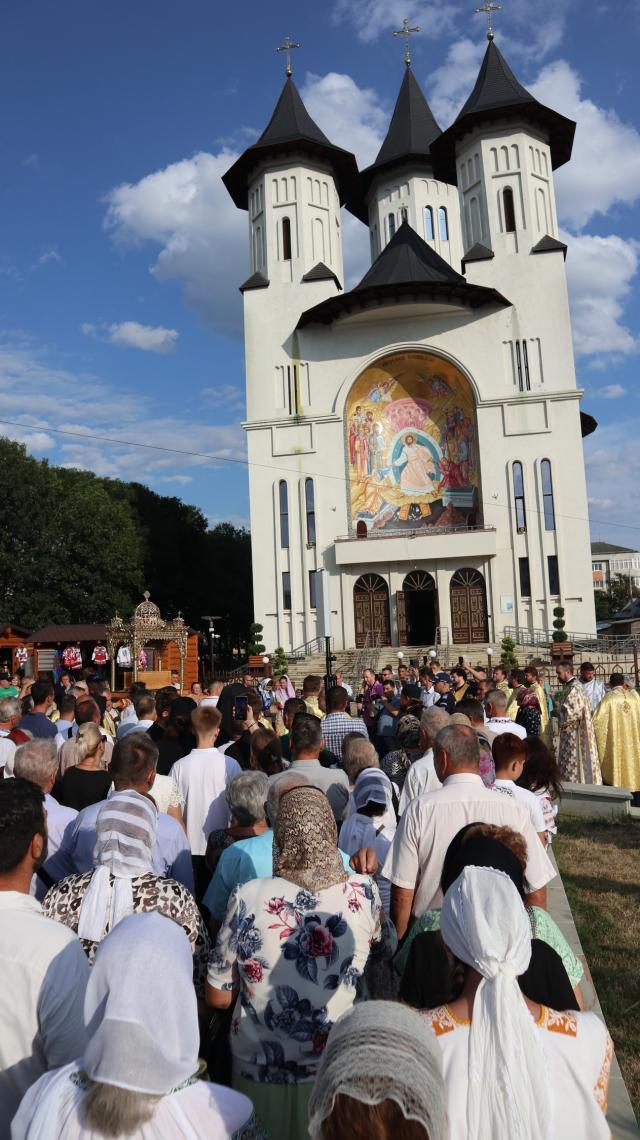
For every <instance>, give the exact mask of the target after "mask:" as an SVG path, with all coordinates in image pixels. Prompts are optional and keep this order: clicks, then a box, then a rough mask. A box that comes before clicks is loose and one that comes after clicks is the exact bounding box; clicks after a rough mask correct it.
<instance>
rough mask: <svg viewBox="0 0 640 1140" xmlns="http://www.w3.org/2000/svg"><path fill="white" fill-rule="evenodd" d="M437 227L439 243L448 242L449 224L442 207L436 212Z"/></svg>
mask: <svg viewBox="0 0 640 1140" xmlns="http://www.w3.org/2000/svg"><path fill="white" fill-rule="evenodd" d="M438 226H439V227H440V241H449V222H448V220H447V211H446V210H445V208H444V206H440V209H439V210H438Z"/></svg>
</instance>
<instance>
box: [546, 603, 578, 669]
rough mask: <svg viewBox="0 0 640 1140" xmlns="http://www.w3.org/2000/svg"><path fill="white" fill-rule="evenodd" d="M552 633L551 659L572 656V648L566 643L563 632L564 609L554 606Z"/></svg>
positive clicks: (565, 636) (569, 643)
mask: <svg viewBox="0 0 640 1140" xmlns="http://www.w3.org/2000/svg"><path fill="white" fill-rule="evenodd" d="M553 618H554V621H553V633H552V634H551V656H552V658H556V659H557V658H559V657H571V656H572V654H573V646H572V644H571V642H570V641H567V635H566V633H565V631H564V627H565V620H564V607H563V606H556V607H555V609H554V611H553Z"/></svg>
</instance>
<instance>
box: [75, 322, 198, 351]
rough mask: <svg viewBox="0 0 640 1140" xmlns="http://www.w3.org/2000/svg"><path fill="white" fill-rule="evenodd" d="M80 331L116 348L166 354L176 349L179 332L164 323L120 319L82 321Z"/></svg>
mask: <svg viewBox="0 0 640 1140" xmlns="http://www.w3.org/2000/svg"><path fill="white" fill-rule="evenodd" d="M80 331H81V332H82V333H84V335H85V336H90V337H93V338H95V339H96V340H102V341H104V342H105V344H115V345H117V346H118V348H139V349H141V350H142V351H143V352H155V353H158V354H159V355H160V356H167V355H169V354H170V353H173V352H175V351H176V348H177V347H178V337H179V336H180V333H179V332H178V331H177V329H167V328H165V327H164V325H141V324H140V323H139V321H121V322H120V323H119V324H112V325H109V324H105V323H104V322H102V324H99V325H96V324H94V323H93V322H92V321H84V322H83V324H81V325H80Z"/></svg>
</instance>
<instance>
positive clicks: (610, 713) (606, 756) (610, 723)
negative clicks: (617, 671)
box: [593, 685, 640, 792]
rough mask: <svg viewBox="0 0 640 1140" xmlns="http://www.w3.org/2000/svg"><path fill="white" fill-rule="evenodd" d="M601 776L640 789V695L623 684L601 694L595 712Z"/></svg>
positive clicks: (632, 789)
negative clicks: (603, 694) (601, 696)
mask: <svg viewBox="0 0 640 1140" xmlns="http://www.w3.org/2000/svg"><path fill="white" fill-rule="evenodd" d="M593 727H594V730H595V734H596V740H597V742H598V754H599V756H600V765H601V768H602V778H603V780H604V782H605V783H606V784H612V785H613V786H614V787H616V788H628V789H629V791H630V792H637V791H639V790H640V697H639V696H638V694H637V693H636V692H634V690H632V689H625V688H623V686H622V685H620V686H617V687H616V688H615V689H611V690H610V691H609V692H608V693H607V694H606V696H604V697H603V698H602V700H601V701H600V704H599V705H598V707H597V709H596V711H595V713H594V714H593Z"/></svg>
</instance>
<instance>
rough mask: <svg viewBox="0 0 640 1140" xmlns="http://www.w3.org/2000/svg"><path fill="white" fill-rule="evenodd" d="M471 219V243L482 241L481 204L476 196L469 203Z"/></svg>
mask: <svg viewBox="0 0 640 1140" xmlns="http://www.w3.org/2000/svg"><path fill="white" fill-rule="evenodd" d="M469 219H470V223H471V242H472V244H473V243H474V242H477V241H480V240H481V238H482V225H481V223H480V203H479V202H478V199H477V198H476V197H475V196H474V197H473V198H472V199H471V201H470V202H469Z"/></svg>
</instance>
